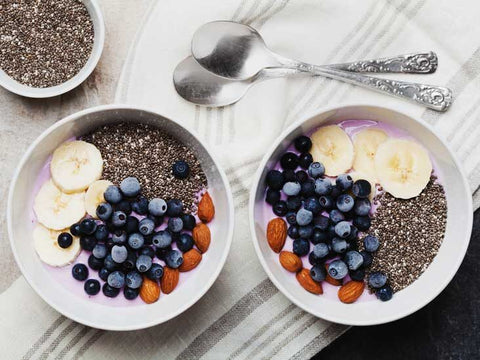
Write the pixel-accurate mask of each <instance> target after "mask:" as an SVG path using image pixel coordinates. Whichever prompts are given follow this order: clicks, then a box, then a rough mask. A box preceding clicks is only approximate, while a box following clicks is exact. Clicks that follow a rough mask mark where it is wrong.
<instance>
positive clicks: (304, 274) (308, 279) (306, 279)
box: [296, 269, 323, 295]
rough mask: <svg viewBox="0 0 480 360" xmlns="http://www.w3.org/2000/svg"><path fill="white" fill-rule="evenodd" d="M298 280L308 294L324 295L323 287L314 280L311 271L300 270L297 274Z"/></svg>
mask: <svg viewBox="0 0 480 360" xmlns="http://www.w3.org/2000/svg"><path fill="white" fill-rule="evenodd" d="M296 278H297V281H298V282H299V284H300V285H301V286H302V287H303V288H304V289H305V290H307V291H308V292H311V293H312V294H316V295H320V294H323V289H322V285H321V284H320V283H318V282H316V281H315V280H313V278H312V276H311V275H310V271H309V270H307V269H302V270H300V271H299V272H297V275H296Z"/></svg>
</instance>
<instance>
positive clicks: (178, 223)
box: [168, 217, 183, 233]
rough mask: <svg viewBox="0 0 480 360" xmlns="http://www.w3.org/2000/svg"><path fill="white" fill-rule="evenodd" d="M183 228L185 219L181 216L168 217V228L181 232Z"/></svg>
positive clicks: (174, 231)
mask: <svg viewBox="0 0 480 360" xmlns="http://www.w3.org/2000/svg"><path fill="white" fill-rule="evenodd" d="M182 229H183V221H182V219H181V218H179V217H172V218H170V219H168V230H170V231H171V232H173V233H179V232H180V231H182Z"/></svg>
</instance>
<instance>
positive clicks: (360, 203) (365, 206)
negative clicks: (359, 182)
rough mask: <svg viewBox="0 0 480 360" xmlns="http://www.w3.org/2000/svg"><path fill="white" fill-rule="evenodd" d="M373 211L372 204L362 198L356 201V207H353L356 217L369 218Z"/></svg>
mask: <svg viewBox="0 0 480 360" xmlns="http://www.w3.org/2000/svg"><path fill="white" fill-rule="evenodd" d="M371 209H372V204H371V203H370V200H368V199H362V198H357V199H355V206H354V207H353V211H354V213H355V215H359V216H367V215H368V214H369V213H370V210H371Z"/></svg>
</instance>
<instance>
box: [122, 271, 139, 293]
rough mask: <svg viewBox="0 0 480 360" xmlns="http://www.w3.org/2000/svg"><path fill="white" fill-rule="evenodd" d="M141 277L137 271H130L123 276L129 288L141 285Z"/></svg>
mask: <svg viewBox="0 0 480 360" xmlns="http://www.w3.org/2000/svg"><path fill="white" fill-rule="evenodd" d="M142 282H143V278H142V275H140V273H139V272H138V271H135V270H133V271H130V272H129V273H128V274H127V275H126V276H125V284H126V285H127V286H128V287H129V288H131V289H138V288H139V287H140V286H142Z"/></svg>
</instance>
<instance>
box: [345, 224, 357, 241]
mask: <svg viewBox="0 0 480 360" xmlns="http://www.w3.org/2000/svg"><path fill="white" fill-rule="evenodd" d="M357 237H358V229H357V227H356V226H355V225H350V235H349V236H348V237H347V240H348V241H352V240H357ZM355 243H356V242H355Z"/></svg>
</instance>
